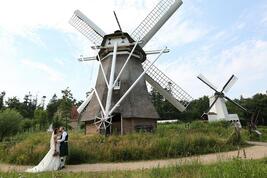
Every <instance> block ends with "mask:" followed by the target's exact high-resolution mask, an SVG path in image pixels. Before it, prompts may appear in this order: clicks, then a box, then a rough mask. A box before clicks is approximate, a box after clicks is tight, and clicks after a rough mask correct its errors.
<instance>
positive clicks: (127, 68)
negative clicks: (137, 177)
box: [70, 0, 192, 134]
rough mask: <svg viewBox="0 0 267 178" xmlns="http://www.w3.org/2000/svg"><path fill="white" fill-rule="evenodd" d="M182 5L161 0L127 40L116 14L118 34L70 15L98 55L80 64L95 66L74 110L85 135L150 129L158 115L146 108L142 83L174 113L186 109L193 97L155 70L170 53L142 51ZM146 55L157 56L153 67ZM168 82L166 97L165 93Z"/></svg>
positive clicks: (147, 98) (78, 14)
mask: <svg viewBox="0 0 267 178" xmlns="http://www.w3.org/2000/svg"><path fill="white" fill-rule="evenodd" d="M181 4H182V1H181V0H162V1H160V2H159V3H158V4H157V5H156V7H155V8H154V9H153V10H152V11H151V12H150V13H149V14H148V16H147V17H146V18H145V19H144V20H143V21H142V22H141V24H140V25H139V26H138V27H137V28H136V29H135V30H134V31H133V33H132V34H131V35H129V34H128V33H126V32H123V31H122V30H121V27H120V25H119V22H118V20H117V16H116V14H115V17H116V20H117V22H118V25H119V28H120V30H117V31H115V32H114V33H112V34H106V33H105V32H104V31H103V30H101V29H100V28H99V27H98V26H97V25H96V24H94V23H93V22H92V21H91V20H89V19H88V18H87V17H86V16H85V15H84V14H82V13H81V12H80V11H79V10H76V11H75V12H74V15H73V16H72V18H71V19H70V24H71V25H72V26H74V27H75V28H76V29H77V30H78V31H80V32H81V33H82V34H83V35H84V36H85V37H87V38H88V39H89V40H90V41H91V42H93V43H94V44H95V46H94V47H93V49H96V50H98V54H97V56H96V57H87V58H80V59H79V60H81V61H90V60H97V61H98V62H99V71H98V77H97V82H96V86H95V88H94V91H93V92H92V93H91V94H90V95H89V96H88V98H87V99H86V100H85V102H84V103H83V104H82V105H81V107H79V109H78V111H79V113H81V120H82V121H84V122H85V124H86V133H91V132H96V131H99V132H103V133H108V132H111V130H114V129H116V130H117V131H118V132H120V133H121V134H123V133H129V132H133V131H135V130H138V129H145V130H153V129H154V128H155V127H156V120H157V119H159V116H158V113H157V112H156V110H155V108H154V106H153V104H152V103H151V98H150V96H149V93H148V91H147V86H146V82H148V83H149V84H150V85H152V87H154V88H155V89H156V90H158V92H159V93H160V94H161V95H163V96H164V97H165V98H166V99H167V100H168V101H169V102H170V103H171V104H172V105H173V106H175V107H176V108H177V109H178V110H180V111H184V110H185V109H186V108H187V106H188V105H189V103H190V101H191V100H192V97H191V96H190V95H189V94H187V93H186V92H185V91H184V90H183V89H181V88H180V87H179V86H178V85H177V84H175V82H173V81H172V80H171V79H170V78H168V77H167V76H166V75H165V74H164V73H163V72H161V71H160V70H159V69H158V68H157V67H156V66H154V63H155V62H156V60H157V59H158V58H159V57H160V56H161V55H162V54H163V53H166V52H169V50H167V48H164V49H162V50H154V51H144V50H143V47H144V46H145V45H146V44H147V43H148V42H149V40H150V39H151V38H152V37H153V36H154V35H155V34H156V32H157V31H158V30H159V29H160V28H161V27H162V26H163V25H164V23H165V22H166V21H167V20H168V19H169V18H170V17H171V16H172V14H173V13H174V12H175V11H176V10H177V9H178V8H179V7H180V6H181ZM150 54H158V56H157V57H156V58H155V59H154V61H153V62H150V61H148V60H147V58H146V56H147V55H150ZM170 83H171V84H172V89H171V92H170V91H167V90H166V88H168V86H169V84H170ZM94 126H96V127H94ZM93 127H94V128H95V129H94V128H93Z"/></svg>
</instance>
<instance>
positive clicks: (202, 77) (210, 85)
mask: <svg viewBox="0 0 267 178" xmlns="http://www.w3.org/2000/svg"><path fill="white" fill-rule="evenodd" d="M197 78H198V79H199V80H201V81H202V82H203V83H205V84H206V85H208V86H209V87H210V88H211V89H212V90H214V91H215V92H218V91H217V87H216V86H215V85H213V84H212V83H210V82H209V81H208V79H207V78H206V77H204V75H202V74H199V75H198V76H197Z"/></svg>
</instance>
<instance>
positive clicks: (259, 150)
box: [0, 144, 267, 172]
mask: <svg viewBox="0 0 267 178" xmlns="http://www.w3.org/2000/svg"><path fill="white" fill-rule="evenodd" d="M245 150H246V155H247V157H246V158H243V159H261V158H264V157H267V145H265V144H264V145H257V146H251V147H247V148H246V149H245ZM240 155H241V156H243V153H242V151H240ZM236 156H237V151H230V152H224V153H213V154H207V155H200V156H192V157H187V158H176V159H168V160H151V161H137V162H127V163H99V164H80V165H67V166H66V168H65V169H63V170H62V172H98V171H115V170H138V169H151V168H155V167H166V166H172V165H185V164H190V163H192V162H196V161H197V162H199V163H202V164H211V163H215V162H217V161H223V160H229V159H232V158H234V157H236ZM27 168H29V166H14V165H8V164H1V163H0V171H2V172H8V171H17V172H22V171H24V170H25V169H27Z"/></svg>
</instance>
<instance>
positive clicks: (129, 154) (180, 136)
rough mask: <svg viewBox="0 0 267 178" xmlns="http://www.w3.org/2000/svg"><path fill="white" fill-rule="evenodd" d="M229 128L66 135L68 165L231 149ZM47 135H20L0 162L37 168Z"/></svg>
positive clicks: (0, 151) (167, 127) (3, 149)
mask: <svg viewBox="0 0 267 178" xmlns="http://www.w3.org/2000/svg"><path fill="white" fill-rule="evenodd" d="M232 133H233V128H232V127H229V125H227V124H226V123H223V122H222V123H211V124H208V123H203V122H193V123H192V124H190V125H189V127H188V125H185V124H163V125H159V126H158V129H157V131H156V132H155V133H134V134H129V135H124V136H118V135H113V136H109V137H104V136H102V135H89V136H88V135H84V134H82V133H76V132H70V133H69V147H70V150H69V151H70V155H69V157H68V164H80V163H96V162H119V161H132V160H149V159H167V158H174V157H184V156H190V155H197V154H205V153H213V152H219V151H228V150H233V149H235V148H236V147H235V145H234V144H233V143H232V142H230V141H229V138H231V137H230V136H231V134H232ZM49 137H50V135H49V134H48V133H35V134H28V135H22V136H20V137H19V138H18V139H17V140H18V142H17V143H16V144H8V145H3V144H2V145H1V144H0V145H1V146H0V160H2V161H4V162H8V163H15V164H37V163H38V162H39V161H40V160H41V159H42V157H43V156H44V155H45V154H46V152H47V151H48V149H49Z"/></svg>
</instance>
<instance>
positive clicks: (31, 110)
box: [0, 88, 82, 141]
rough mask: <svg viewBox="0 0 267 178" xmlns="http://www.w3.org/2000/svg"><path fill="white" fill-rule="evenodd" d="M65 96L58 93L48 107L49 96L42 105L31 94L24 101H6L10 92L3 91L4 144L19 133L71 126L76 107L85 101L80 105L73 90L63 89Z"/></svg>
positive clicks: (0, 121)
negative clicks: (11, 136) (7, 139)
mask: <svg viewBox="0 0 267 178" xmlns="http://www.w3.org/2000/svg"><path fill="white" fill-rule="evenodd" d="M61 94H62V96H61V97H60V98H58V96H57V95H56V94H54V95H53V96H52V98H51V99H50V100H49V102H48V104H47V106H46V107H45V104H44V103H45V99H46V96H43V97H42V101H41V102H40V103H39V104H38V103H37V98H34V97H32V95H31V94H30V93H29V94H26V95H25V96H24V98H23V101H20V100H19V99H18V98H17V97H16V96H14V97H10V98H7V99H6V100H5V95H6V92H4V91H3V92H1V93H0V141H2V140H3V139H4V137H7V136H10V135H14V134H16V133H18V132H26V131H35V130H47V129H48V127H49V125H50V124H53V125H54V126H59V125H64V126H67V127H68V124H69V122H70V119H71V117H72V112H73V108H77V107H78V106H79V105H80V104H81V103H82V101H79V102H77V100H76V99H74V97H73V94H72V92H71V90H70V89H69V88H66V89H65V90H62V91H61Z"/></svg>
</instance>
